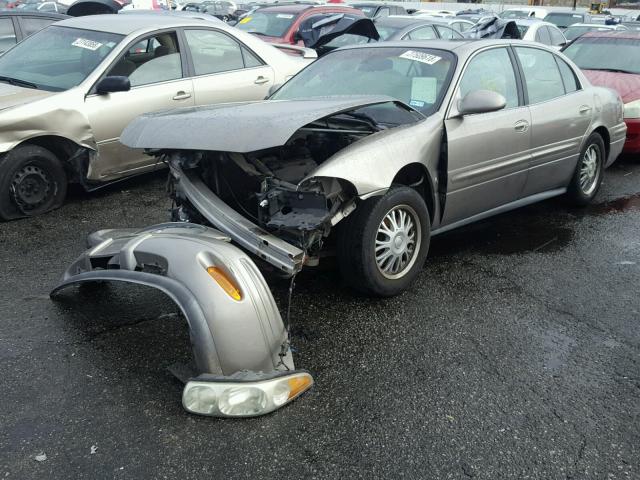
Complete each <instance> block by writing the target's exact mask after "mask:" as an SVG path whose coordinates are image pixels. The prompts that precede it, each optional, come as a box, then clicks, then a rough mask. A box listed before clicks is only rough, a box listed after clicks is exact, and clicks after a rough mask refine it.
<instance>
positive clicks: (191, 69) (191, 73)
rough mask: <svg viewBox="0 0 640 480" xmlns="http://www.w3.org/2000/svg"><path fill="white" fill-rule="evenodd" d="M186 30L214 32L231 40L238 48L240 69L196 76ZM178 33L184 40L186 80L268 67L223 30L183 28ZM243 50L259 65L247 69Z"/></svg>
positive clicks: (262, 60) (257, 56)
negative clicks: (186, 65)
mask: <svg viewBox="0 0 640 480" xmlns="http://www.w3.org/2000/svg"><path fill="white" fill-rule="evenodd" d="M187 30H196V31H202V30H207V31H210V32H215V33H220V34H222V35H225V36H226V37H228V38H229V39H231V41H233V42H235V43H236V44H237V45H238V48H239V49H240V56H241V57H242V65H243V67H242V68H236V69H234V70H225V71H223V72H211V73H202V74H200V75H196V67H195V64H194V63H193V56H192V55H191V48H189V43H188V42H187V33H186V32H187ZM180 33H181V35H182V39H183V40H184V47H185V48H184V49H183V50H184V51H185V53H186V56H187V58H188V67H189V68H188V76H187V78H202V77H208V76H211V75H222V74H225V73H231V72H241V71H244V70H252V69H255V68H264V67H266V66H268V64H267V62H265V61H264V59H263V58H262V57H261V56H260V55H258V54H257V53H256V52H255V51H254V50H253V49H251V48H249V47H248V46H247V45H245V44H244V43H243V42H241V41H240V40H238V39H237V38H235V37H234V36H233V35H231V34H229V33H227V32H225V31H224V30H219V29H217V28H210V27H199V26H198V27H195V26H194V27H184V28H181V29H180ZM243 48H245V49H246V50H247V51H249V52H250V53H251V54H252V55H253V56H254V57H256V58H257V59H258V61H259V62H261V65H256V66H254V67H247V66H246V64H247V62H246V61H245V59H244V52H243V51H242V49H243Z"/></svg>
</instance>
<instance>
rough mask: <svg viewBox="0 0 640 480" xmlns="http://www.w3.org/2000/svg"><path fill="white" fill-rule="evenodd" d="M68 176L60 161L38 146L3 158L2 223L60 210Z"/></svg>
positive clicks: (0, 178)
mask: <svg viewBox="0 0 640 480" xmlns="http://www.w3.org/2000/svg"><path fill="white" fill-rule="evenodd" d="M66 193H67V176H66V174H65V171H64V168H63V167H62V164H61V163H60V161H59V160H58V158H57V157H56V156H55V155H54V154H53V153H51V152H50V151H49V150H47V149H45V148H42V147H39V146H37V145H21V146H18V147H16V148H14V149H13V150H11V151H10V152H8V153H7V154H5V155H4V157H2V158H0V219H1V220H12V219H14V218H20V217H30V216H35V215H40V214H42V213H45V212H48V211H50V210H53V209H54V208H57V207H59V206H60V205H62V203H63V202H64V198H65V196H66Z"/></svg>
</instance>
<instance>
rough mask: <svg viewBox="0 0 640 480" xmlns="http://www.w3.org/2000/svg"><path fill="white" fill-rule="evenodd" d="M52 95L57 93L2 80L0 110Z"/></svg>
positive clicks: (0, 83)
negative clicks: (17, 85)
mask: <svg viewBox="0 0 640 480" xmlns="http://www.w3.org/2000/svg"><path fill="white" fill-rule="evenodd" d="M51 95H55V92H47V91H44V90H36V89H35V88H22V87H16V86H15V85H10V84H8V83H3V82H0V110H4V109H6V108H11V107H17V106H18V105H23V104H25V103H29V102H33V101H35V100H40V99H41V98H46V97H50V96H51Z"/></svg>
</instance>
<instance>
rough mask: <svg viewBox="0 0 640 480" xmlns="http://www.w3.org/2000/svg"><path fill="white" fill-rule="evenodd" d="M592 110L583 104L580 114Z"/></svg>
mask: <svg viewBox="0 0 640 480" xmlns="http://www.w3.org/2000/svg"><path fill="white" fill-rule="evenodd" d="M590 111H591V107H590V106H588V105H582V106H581V107H580V110H578V112H580V115H584V114H585V113H589V112H590Z"/></svg>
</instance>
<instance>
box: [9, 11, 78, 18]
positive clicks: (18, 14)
mask: <svg viewBox="0 0 640 480" xmlns="http://www.w3.org/2000/svg"><path fill="white" fill-rule="evenodd" d="M6 16H9V17H42V18H55V19H57V20H63V19H65V18H71V17H69V15H63V14H62V13H55V12H38V11H37V10H2V11H0V17H6Z"/></svg>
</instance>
